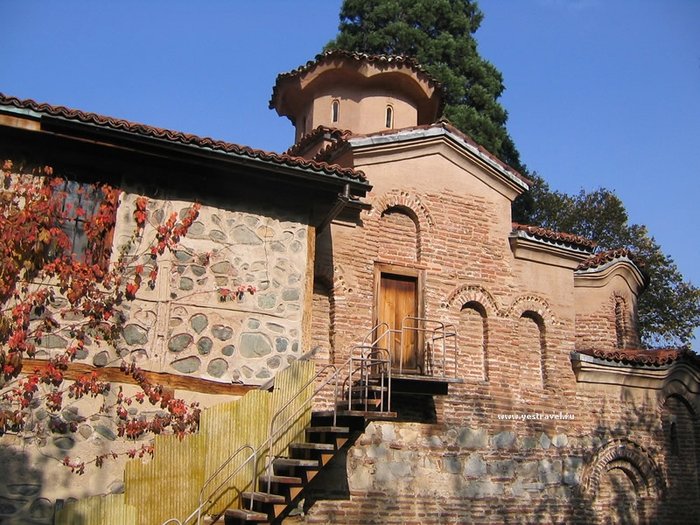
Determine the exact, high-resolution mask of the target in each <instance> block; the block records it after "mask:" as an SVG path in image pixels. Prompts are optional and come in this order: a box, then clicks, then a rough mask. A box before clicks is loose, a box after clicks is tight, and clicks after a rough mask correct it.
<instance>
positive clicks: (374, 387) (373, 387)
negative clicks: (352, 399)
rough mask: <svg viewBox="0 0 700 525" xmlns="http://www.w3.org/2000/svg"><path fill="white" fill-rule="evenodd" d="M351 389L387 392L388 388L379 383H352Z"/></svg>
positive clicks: (354, 390)
mask: <svg viewBox="0 0 700 525" xmlns="http://www.w3.org/2000/svg"><path fill="white" fill-rule="evenodd" d="M351 390H352V391H353V392H364V391H367V392H388V391H389V388H388V387H387V386H380V385H353V387H352V388H351Z"/></svg>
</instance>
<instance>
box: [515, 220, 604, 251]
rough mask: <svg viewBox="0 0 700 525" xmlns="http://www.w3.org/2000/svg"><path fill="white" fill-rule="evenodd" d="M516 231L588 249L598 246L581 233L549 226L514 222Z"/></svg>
mask: <svg viewBox="0 0 700 525" xmlns="http://www.w3.org/2000/svg"><path fill="white" fill-rule="evenodd" d="M513 230H514V231H522V232H525V233H527V234H528V235H532V236H533V237H537V238H540V239H544V240H547V241H553V242H557V243H563V244H569V245H573V246H575V247H578V248H584V249H587V250H592V249H593V248H595V247H596V243H595V241H592V240H590V239H586V238H585V237H581V236H580V235H574V234H572V233H564V232H557V231H554V230H549V229H547V228H541V227H539V226H528V225H526V224H518V223H517V222H514V223H513Z"/></svg>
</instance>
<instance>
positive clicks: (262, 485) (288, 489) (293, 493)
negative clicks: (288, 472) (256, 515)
mask: <svg viewBox="0 0 700 525" xmlns="http://www.w3.org/2000/svg"><path fill="white" fill-rule="evenodd" d="M258 483H259V489H260V490H261V491H267V490H268V487H269V490H270V491H271V492H274V493H275V494H280V495H282V494H284V495H285V496H286V499H287V503H291V502H292V501H294V500H295V499H296V497H297V496H298V495H299V494H301V492H302V491H303V490H304V482H303V480H302V479H301V478H300V477H297V476H276V475H275V476H268V475H263V476H260V478H259V481H258Z"/></svg>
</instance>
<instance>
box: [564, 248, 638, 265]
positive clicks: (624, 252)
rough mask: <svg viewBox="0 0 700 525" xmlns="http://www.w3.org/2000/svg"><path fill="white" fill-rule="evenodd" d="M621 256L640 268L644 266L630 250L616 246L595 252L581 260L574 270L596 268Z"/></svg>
mask: <svg viewBox="0 0 700 525" xmlns="http://www.w3.org/2000/svg"><path fill="white" fill-rule="evenodd" d="M622 258H627V259H629V260H630V261H632V262H633V263H634V264H635V265H637V267H639V268H642V267H643V266H644V264H643V263H642V262H641V261H639V260H638V259H637V258H636V257H635V256H634V254H633V253H632V252H631V251H630V250H628V249H627V248H618V249H616V250H608V251H605V252H600V253H597V254H596V255H594V256H592V257H589V258H588V259H586V260H584V261H581V263H580V264H579V265H578V268H576V270H577V271H581V270H590V269H591V268H598V267H599V266H603V265H604V264H607V263H609V262H612V261H614V260H615V259H622Z"/></svg>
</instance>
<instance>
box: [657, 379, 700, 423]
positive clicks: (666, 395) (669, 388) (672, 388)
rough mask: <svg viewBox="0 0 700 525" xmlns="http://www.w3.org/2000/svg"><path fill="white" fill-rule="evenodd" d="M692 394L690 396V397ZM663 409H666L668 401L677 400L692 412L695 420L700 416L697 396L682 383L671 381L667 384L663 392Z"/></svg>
mask: <svg viewBox="0 0 700 525" xmlns="http://www.w3.org/2000/svg"><path fill="white" fill-rule="evenodd" d="M689 394H690V395H689ZM661 396H662V399H661V407H662V408H663V407H665V406H666V403H668V400H669V399H671V398H675V399H678V400H680V401H681V403H683V404H684V405H685V406H686V408H687V409H688V411H689V412H690V414H691V416H692V417H693V419H695V420H698V415H699V414H700V406H698V401H697V399H696V396H694V395H692V393H691V392H690V391H689V390H688V387H687V386H686V385H685V384H684V383H682V382H681V381H673V380H672V381H669V382H667V383H666V384H665V385H664V387H663V389H662V390H661Z"/></svg>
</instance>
